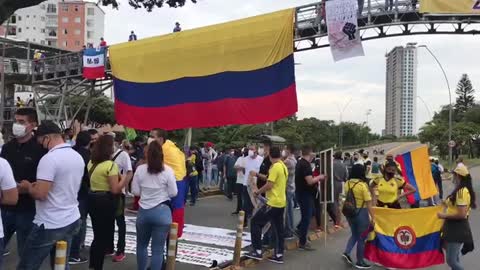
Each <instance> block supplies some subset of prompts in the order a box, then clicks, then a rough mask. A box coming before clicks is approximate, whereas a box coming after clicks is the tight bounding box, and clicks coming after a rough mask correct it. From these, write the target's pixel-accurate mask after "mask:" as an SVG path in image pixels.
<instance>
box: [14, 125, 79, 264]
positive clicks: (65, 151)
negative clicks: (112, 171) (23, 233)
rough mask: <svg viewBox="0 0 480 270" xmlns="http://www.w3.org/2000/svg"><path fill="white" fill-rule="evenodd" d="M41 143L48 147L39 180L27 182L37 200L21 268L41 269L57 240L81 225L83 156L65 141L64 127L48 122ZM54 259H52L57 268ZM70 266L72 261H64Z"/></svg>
mask: <svg viewBox="0 0 480 270" xmlns="http://www.w3.org/2000/svg"><path fill="white" fill-rule="evenodd" d="M36 135H37V142H38V143H39V144H40V145H41V146H42V147H43V148H44V149H47V150H48V153H47V154H45V155H44V156H43V157H42V159H41V160H40V163H39V164H38V168H37V178H38V179H37V181H36V182H35V183H30V182H27V184H26V185H27V186H26V190H27V191H28V193H29V194H30V196H31V197H32V198H34V199H35V205H36V214H35V218H34V220H33V224H34V225H33V227H32V230H31V231H30V234H29V235H28V237H27V241H26V242H25V246H24V249H23V252H22V256H21V259H20V263H19V264H18V267H17V269H19V270H24V269H25V270H27V269H40V267H41V265H42V263H43V261H44V260H45V259H46V258H47V257H48V255H51V256H54V254H55V245H56V243H57V241H65V242H67V250H66V254H69V249H70V246H71V242H72V238H73V236H74V235H76V234H77V233H78V231H79V230H80V226H81V220H80V211H79V209H78V200H77V194H78V191H79V189H80V185H81V182H82V177H83V173H84V169H85V163H84V161H83V158H82V157H81V156H80V154H78V153H77V152H76V151H75V150H73V149H72V147H71V146H70V145H69V144H67V143H65V141H64V140H63V136H62V131H61V130H60V128H59V127H58V126H57V125H56V124H54V123H53V122H51V121H45V122H44V123H42V125H40V126H39V127H38V129H37V132H36ZM54 265H55V260H54V258H51V260H50V266H51V268H52V269H53V268H54ZM64 265H65V266H64V267H65V269H69V267H68V261H65V262H64Z"/></svg>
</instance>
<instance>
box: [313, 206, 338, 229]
mask: <svg viewBox="0 0 480 270" xmlns="http://www.w3.org/2000/svg"><path fill="white" fill-rule="evenodd" d="M322 211H323V208H322V204H321V203H320V200H319V199H317V198H315V221H316V222H317V226H321V224H322ZM327 213H328V215H329V216H330V218H331V219H332V220H333V223H334V224H337V212H336V210H335V204H334V203H327ZM327 224H328V222H327ZM327 224H325V227H327ZM324 229H325V230H326V228H324Z"/></svg>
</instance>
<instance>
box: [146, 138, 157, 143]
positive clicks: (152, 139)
mask: <svg viewBox="0 0 480 270" xmlns="http://www.w3.org/2000/svg"><path fill="white" fill-rule="evenodd" d="M153 141H155V139H154V138H148V140H147V144H150V143H152V142H153Z"/></svg>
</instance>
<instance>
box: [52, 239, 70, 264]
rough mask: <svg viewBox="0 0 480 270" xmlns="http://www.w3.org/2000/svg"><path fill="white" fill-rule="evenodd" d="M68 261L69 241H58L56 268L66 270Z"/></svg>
mask: <svg viewBox="0 0 480 270" xmlns="http://www.w3.org/2000/svg"><path fill="white" fill-rule="evenodd" d="M66 263H67V242H65V241H58V242H57V245H56V248H55V268H54V269H55V270H65V265H66Z"/></svg>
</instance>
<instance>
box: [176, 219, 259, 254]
mask: <svg viewBox="0 0 480 270" xmlns="http://www.w3.org/2000/svg"><path fill="white" fill-rule="evenodd" d="M236 235H237V232H236V231H233V230H227V229H222V228H213V227H204V226H196V225H191V224H186V225H185V228H184V229H183V235H182V238H181V240H185V241H190V242H197V243H204V244H209V245H215V246H224V247H231V248H233V247H235V237H236ZM251 244H252V241H251V238H250V233H243V241H242V248H244V247H247V246H249V245H251Z"/></svg>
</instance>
